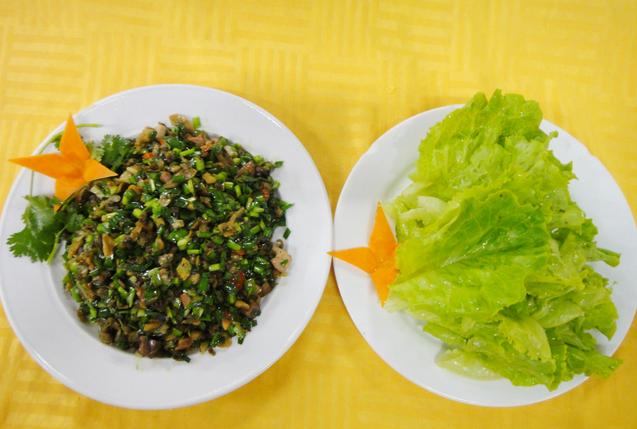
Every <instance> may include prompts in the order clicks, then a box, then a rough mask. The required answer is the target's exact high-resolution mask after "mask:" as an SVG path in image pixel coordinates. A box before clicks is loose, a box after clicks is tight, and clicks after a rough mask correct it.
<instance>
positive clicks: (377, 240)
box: [328, 203, 398, 307]
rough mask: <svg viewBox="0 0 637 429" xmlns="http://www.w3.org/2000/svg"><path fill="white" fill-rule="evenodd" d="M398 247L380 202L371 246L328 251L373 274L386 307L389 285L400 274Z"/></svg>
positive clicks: (377, 291) (381, 299) (382, 302)
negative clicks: (397, 264) (397, 258)
mask: <svg viewBox="0 0 637 429" xmlns="http://www.w3.org/2000/svg"><path fill="white" fill-rule="evenodd" d="M397 247H398V245H397V244H396V239H395V238H394V233H393V232H392V230H391V226H390V225H389V222H387V218H386V217H385V213H384V212H383V208H382V206H381V205H380V203H378V205H377V207H376V216H375V218H374V228H373V230H372V234H371V236H370V238H369V247H356V248H353V249H347V250H340V251H333V252H328V253H329V254H330V255H332V256H333V257H335V258H338V259H340V260H342V261H345V262H347V263H349V264H352V265H354V266H355V267H357V268H360V269H361V270H363V271H365V272H366V273H367V274H371V277H372V281H373V282H374V286H375V287H376V293H377V294H378V299H379V300H380V303H381V305H382V306H383V307H384V306H385V301H386V300H387V296H388V295H389V288H388V286H389V285H390V284H392V283H393V282H394V279H395V278H396V275H397V274H398V271H397V269H396V257H395V253H396V248H397Z"/></svg>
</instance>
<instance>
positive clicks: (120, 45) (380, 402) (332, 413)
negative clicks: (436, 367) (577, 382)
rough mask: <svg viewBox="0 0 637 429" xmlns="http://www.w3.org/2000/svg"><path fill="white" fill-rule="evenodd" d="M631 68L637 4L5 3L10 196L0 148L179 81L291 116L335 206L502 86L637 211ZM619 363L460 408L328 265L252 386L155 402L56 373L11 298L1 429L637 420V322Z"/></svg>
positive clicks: (624, 423)
mask: <svg viewBox="0 0 637 429" xmlns="http://www.w3.org/2000/svg"><path fill="white" fill-rule="evenodd" d="M636 76H637V2H635V1H626V0H608V1H603V2H600V1H593V0H556V1H552V0H544V1H534V2H530V1H526V0H510V1H509V0H492V1H462V0H455V1H446V0H424V1H420V0H369V1H366V0H348V1H338V0H315V1H312V0H273V1H259V0H253V1H244V0H219V1H216V0H215V1H194V0H178V1H174V0H173V1H163V0H153V1H151V0H79V1H72V0H47V1H45V0H22V1H20V0H0V162H2V165H1V167H0V205H1V206H3V205H4V201H5V200H6V197H7V195H8V192H9V189H10V187H11V184H12V182H13V180H14V179H15V177H16V175H17V174H18V171H19V167H17V166H15V165H12V164H9V163H7V162H6V159H8V158H14V157H20V156H27V155H29V154H31V152H32V151H33V150H34V148H35V147H36V146H37V145H38V144H39V143H40V142H41V141H42V140H43V139H44V137H45V136H46V135H48V134H49V133H50V131H51V130H53V129H54V128H55V127H56V126H57V125H59V124H60V123H62V122H63V121H64V120H65V119H66V118H67V116H68V114H69V113H73V112H77V111H78V110H80V109H82V108H85V107H87V106H88V105H90V104H91V103H93V102H95V101H97V100H99V99H101V98H103V97H106V96H108V95H111V94H114V93H117V92H120V91H123V90H126V89H130V88H134V87H138V86H144V85H151V84H160V83H188V84H196V85H203V86H208V87H214V88H218V89H221V90H224V91H228V92H231V93H234V94H236V95H239V96H241V97H244V98H246V99H248V100H250V101H252V102H254V103H256V104H258V105H260V106H262V107H263V108H265V109H266V110H268V111H269V112H271V113H272V114H274V115H275V116H276V117H277V118H279V119H280V120H281V121H282V122H283V123H285V124H286V125H287V126H288V127H289V128H290V129H291V130H292V132H294V133H295V135H296V136H297V137H298V138H299V139H300V140H301V142H302V143H303V144H304V146H305V147H306V148H307V150H308V151H309V153H310V154H311V156H312V157H313V159H314V162H315V163H316V165H317V166H318V169H319V171H320V173H321V174H322V177H323V179H324V182H325V185H326V188H327V191H328V195H329V198H330V201H331V204H332V210H334V208H335V207H336V202H337V200H338V196H339V193H340V191H341V188H342V186H343V184H344V183H345V180H346V179H347V176H348V174H349V172H350V171H351V169H352V167H353V166H354V164H355V163H356V161H357V160H358V159H359V157H360V156H361V155H362V154H363V153H364V152H365V151H366V150H367V148H369V146H370V145H371V144H372V143H373V142H374V141H375V140H376V138H378V137H379V136H380V135H381V134H383V133H384V132H385V131H387V130H388V129H389V128H391V127H392V126H394V125H396V124H398V123H399V122H401V121H403V120H404V119H406V118H409V117H411V116H413V115H415V114H417V113H420V112H422V111H425V110H428V109H431V108H435V107H439V106H443V105H449V104H456V103H462V102H465V101H467V100H468V99H469V98H470V97H471V96H472V95H473V94H474V93H475V92H478V91H483V92H485V93H487V94H489V95H490V94H491V93H492V92H493V91H494V90H495V89H496V88H501V89H502V90H503V91H504V92H515V93H520V94H523V95H524V96H525V97H526V98H529V99H534V100H537V101H538V102H540V105H541V107H542V109H543V111H544V114H545V118H546V119H548V120H549V121H551V122H553V123H554V124H556V125H558V126H560V127H561V128H563V129H565V130H567V131H568V132H570V133H571V134H572V135H574V136H575V137H576V138H577V139H578V140H580V141H581V142H582V143H584V144H585V145H586V146H587V147H588V148H589V150H590V151H591V152H592V153H593V154H594V155H595V156H597V157H598V158H599V159H600V160H601V161H602V163H603V164H604V165H605V166H606V167H607V169H608V170H609V171H610V172H611V173H612V175H613V176H614V178H615V180H616V181H617V182H618V184H619V185H620V187H621V188H622V190H623V192H624V194H625V195H626V198H627V199H628V202H629V204H630V206H631V208H632V209H633V211H635V210H637V197H636V195H637V180H636V179H635V178H636V177H637V139H636V137H635V135H636V134H635V125H637V78H636ZM1 245H4V243H2V244H1ZM1 269H2V267H0V270H1ZM61 347H63V345H61ZM616 356H617V357H619V358H622V359H624V360H625V362H624V364H623V365H622V366H621V367H620V368H619V369H618V370H617V371H616V372H615V373H614V374H613V375H612V376H611V378H610V379H608V380H606V381H600V380H599V379H596V378H591V379H590V380H588V381H587V382H585V383H584V384H582V385H581V386H579V387H578V388H576V389H574V390H572V391H570V392H568V393H566V394H564V395H562V396H559V397H558V398H555V399H552V400H550V401H547V402H543V403H539V404H535V405H529V406H524V407H517V408H482V407H474V406H471V405H466V404H461V403H458V402H454V401H451V400H448V399H444V398H442V397H439V396H437V395H435V394H433V393H431V392H428V391H426V390H424V389H421V388H419V387H417V386H416V385H414V384H412V383H411V382H409V381H407V380H406V379H404V378H403V377H402V376H400V375H399V374H398V373H397V372H395V371H394V370H393V369H391V368H390V367H389V366H388V365H387V364H385V363H384V362H383V361H382V360H381V359H380V358H379V357H378V356H377V355H376V354H375V353H374V352H373V350H372V349H371V348H370V347H369V346H368V345H367V344H366V342H365V341H364V339H363V337H362V336H361V335H360V334H359V333H358V331H357V330H356V328H355V327H354V325H353V323H352V321H351V319H350V318H349V316H348V314H347V311H346V309H345V307H344V305H343V302H342V301H341V298H340V296H339V293H338V289H337V285H336V281H335V279H334V276H333V274H331V275H330V277H329V279H328V282H327V286H326V290H325V293H324V295H323V298H322V300H321V302H320V304H319V307H318V309H317V311H316V313H315V315H314V317H313V318H312V320H311V321H310V323H309V325H308V327H307V329H306V330H305V331H304V333H303V334H302V335H301V337H300V338H299V340H298V341H297V342H296V343H295V344H294V345H293V346H292V348H291V349H290V350H289V351H288V352H287V353H286V354H285V355H284V356H283V357H282V358H281V359H280V360H279V361H278V362H277V363H276V364H274V365H273V366H272V367H271V368H270V369H268V370H267V371H266V372H265V373H263V374H262V375H261V376H259V377H258V378H257V379H255V380H254V381H252V382H250V383H249V384H247V385H246V386H244V387H242V388H240V389H238V390H236V391H234V392H232V393H230V394H228V395H226V396H223V397H221V398H219V399H216V400H213V401H210V402H206V403H203V404H200V405H196V406H192V407H187V408H183V409H177V410H167V411H153V412H146V411H133V410H127V409H120V408H116V407H112V406H108V405H104V404H101V403H98V402H95V401H93V400H91V399H88V398H86V397H84V396H81V395H79V394H77V393H75V392H74V391H72V390H70V389H68V388H66V387H65V386H63V385H62V384H61V383H59V382H58V381H57V380H56V379H54V378H53V377H51V376H50V375H49V374H48V373H46V372H45V371H44V370H42V369H41V368H40V367H39V366H38V365H37V364H36V363H35V362H34V361H33V360H32V358H31V357H30V356H29V355H28V354H27V353H26V352H25V350H24V349H23V347H22V346H21V344H20V343H19V341H18V340H17V338H16V336H15V335H14V333H13V331H12V329H11V327H10V325H9V323H8V321H7V319H6V317H5V315H4V312H3V311H1V310H0V368H2V369H1V372H2V375H1V376H0V427H6V428H41V427H46V428H85V427H88V428H113V427H131V428H134V427H152V428H156V429H160V428H168V427H170V428H183V427H197V426H203V427H227V428H233V427H246V428H254V427H259V428H313V427H317V428H323V427H335V428H358V427H364V428H415V427H427V428H445V429H449V428H467V427H472V428H503V427H506V428H535V427H543V428H598V427H609V428H629V427H637V411H636V408H635V403H636V402H637V390H636V389H635V386H636V385H637V359H636V358H635V356H637V330H635V329H634V328H633V329H632V330H631V331H630V332H629V334H628V336H627V337H626V339H625V341H624V342H623V344H622V346H621V347H620V348H619V350H618V352H617V353H616Z"/></svg>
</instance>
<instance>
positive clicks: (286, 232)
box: [283, 228, 292, 240]
mask: <svg viewBox="0 0 637 429" xmlns="http://www.w3.org/2000/svg"><path fill="white" fill-rule="evenodd" d="M291 232H292V231H290V228H285V232H284V233H283V238H285V239H286V240H287V239H288V237H289V236H290V233H291Z"/></svg>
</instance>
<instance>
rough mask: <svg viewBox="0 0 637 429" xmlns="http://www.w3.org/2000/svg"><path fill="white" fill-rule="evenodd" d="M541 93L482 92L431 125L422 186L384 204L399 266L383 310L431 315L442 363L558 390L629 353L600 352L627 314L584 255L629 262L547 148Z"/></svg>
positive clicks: (416, 183)
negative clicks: (612, 247) (611, 247)
mask: <svg viewBox="0 0 637 429" xmlns="http://www.w3.org/2000/svg"><path fill="white" fill-rule="evenodd" d="M541 120H542V112H541V110H540V108H539V106H538V104H537V103H536V102H534V101H527V100H524V98H523V97H522V96H519V95H514V94H507V95H503V94H502V93H501V92H500V91H496V92H495V93H494V95H493V96H492V98H491V99H490V100H487V98H486V97H485V96H484V94H481V93H480V94H477V95H476V96H474V97H473V99H472V100H471V101H470V102H469V103H467V105H466V106H465V107H464V108H462V109H458V110H456V111H454V112H452V113H451V114H449V115H448V116H447V118H445V120H443V121H442V122H441V123H439V124H437V125H435V126H434V127H432V129H431V130H430V131H429V134H428V135H427V137H426V138H425V140H423V141H422V143H421V145H420V147H419V152H420V156H419V159H418V161H417V163H416V169H415V171H414V172H413V173H412V175H411V176H410V177H411V179H412V180H413V183H412V184H411V185H410V186H409V187H408V188H407V189H405V190H404V191H403V193H402V194H401V195H400V196H399V197H397V198H396V199H395V200H394V201H393V202H391V203H390V204H388V205H387V211H388V212H389V213H390V215H391V216H392V217H394V219H395V220H396V233H397V237H398V241H399V242H401V243H403V245H402V246H400V247H399V248H398V250H397V252H396V259H397V266H398V269H399V270H400V274H399V276H398V278H397V279H396V281H395V282H394V284H393V285H391V286H390V294H389V298H388V301H387V304H386V308H387V309H388V310H390V311H396V310H404V311H407V312H409V313H410V314H412V315H413V316H414V317H417V318H420V319H423V320H425V321H426V322H427V324H426V325H425V327H424V330H425V332H429V333H430V334H432V335H434V336H435V337H437V338H439V339H441V340H443V341H444V342H445V343H447V344H448V345H449V346H450V350H449V351H448V352H447V353H445V354H444V355H443V357H442V358H441V359H440V365H441V366H443V367H445V368H447V369H449V370H452V371H454V372H457V373H459V374H462V375H465V376H471V377H475V378H480V379H484V378H492V376H493V375H494V374H499V375H500V376H503V377H506V378H508V379H510V380H511V382H512V383H513V384H514V385H520V386H530V385H536V384H544V385H546V386H547V387H548V388H549V389H551V390H553V389H555V388H557V387H558V386H559V384H560V383H561V382H562V381H567V380H570V379H572V378H573V376H574V375H576V374H582V373H583V374H586V375H591V374H596V375H597V376H599V377H601V378H606V377H608V376H609V375H610V373H611V372H612V371H613V370H614V369H615V368H617V367H618V366H619V365H620V363H621V360H619V359H615V358H612V357H607V356H604V355H602V354H601V353H599V352H598V351H597V350H596V348H595V339H594V338H593V336H592V335H591V334H590V333H588V332H587V331H590V330H592V329H596V330H598V331H599V332H601V333H602V334H604V335H605V336H607V337H608V338H610V337H611V336H612V335H613V333H614V332H615V326H616V325H615V321H616V319H617V311H616V309H615V306H614V305H613V303H612V301H611V298H610V293H611V290H610V288H609V287H608V281H607V280H606V279H604V278H603V277H601V276H600V275H599V274H598V273H596V272H595V271H594V270H593V268H591V267H590V266H589V265H588V264H587V263H588V262H592V261H604V262H606V263H607V264H609V265H611V266H616V265H617V264H618V263H619V254H617V253H614V252H612V251H608V250H605V249H600V248H598V247H597V245H596V243H595V241H594V237H595V235H596V234H597V229H596V228H595V226H594V224H593V222H592V221H591V220H590V219H587V218H586V215H585V214H584V212H582V210H581V209H580V208H579V207H578V206H577V204H575V203H574V202H573V201H572V200H571V197H570V195H569V191H568V184H569V181H570V180H572V179H573V178H575V176H574V175H573V173H572V171H571V165H570V164H568V165H564V164H562V163H561V162H560V161H558V160H557V159H556V158H555V157H554V156H553V154H552V152H551V151H549V150H548V144H549V141H550V140H551V138H552V137H554V136H555V135H547V134H546V133H544V132H543V131H541V130H540V129H539V125H540V122H541Z"/></svg>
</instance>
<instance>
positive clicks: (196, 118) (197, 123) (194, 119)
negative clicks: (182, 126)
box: [192, 116, 201, 129]
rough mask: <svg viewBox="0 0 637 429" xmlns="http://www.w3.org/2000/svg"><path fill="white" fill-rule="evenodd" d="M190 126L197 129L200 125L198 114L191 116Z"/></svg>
mask: <svg viewBox="0 0 637 429" xmlns="http://www.w3.org/2000/svg"><path fill="white" fill-rule="evenodd" d="M192 126H193V127H194V128H195V129H197V128H199V127H200V126H201V120H200V119H199V116H195V117H194V118H192Z"/></svg>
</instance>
